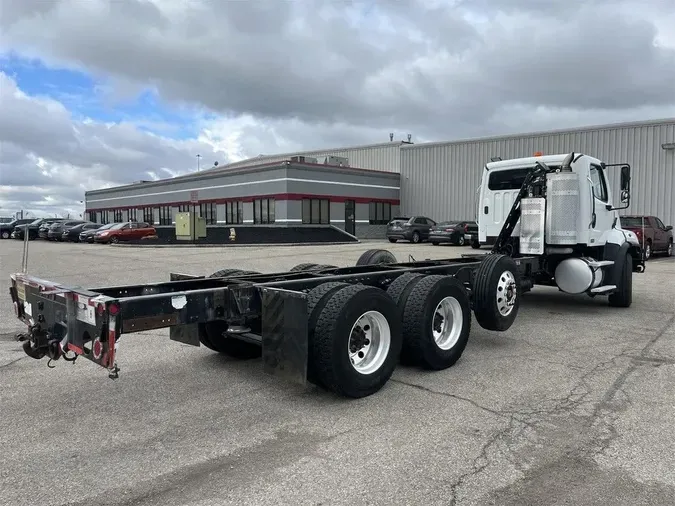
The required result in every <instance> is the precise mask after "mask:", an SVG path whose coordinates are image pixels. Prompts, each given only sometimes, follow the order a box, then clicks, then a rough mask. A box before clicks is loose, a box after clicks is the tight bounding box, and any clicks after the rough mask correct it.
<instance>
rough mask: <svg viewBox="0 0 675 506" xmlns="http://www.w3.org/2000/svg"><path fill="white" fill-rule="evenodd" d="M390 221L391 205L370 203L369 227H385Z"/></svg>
mask: <svg viewBox="0 0 675 506" xmlns="http://www.w3.org/2000/svg"><path fill="white" fill-rule="evenodd" d="M390 220H391V204H390V203H388V202H371V203H370V216H369V219H368V221H369V223H370V224H371V225H386V224H387V223H389V221H390Z"/></svg>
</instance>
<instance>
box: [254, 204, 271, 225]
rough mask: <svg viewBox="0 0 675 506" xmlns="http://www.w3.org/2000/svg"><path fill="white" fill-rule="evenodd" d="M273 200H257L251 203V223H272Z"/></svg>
mask: <svg viewBox="0 0 675 506" xmlns="http://www.w3.org/2000/svg"><path fill="white" fill-rule="evenodd" d="M274 221H275V202H274V199H257V200H254V201H253V223H274Z"/></svg>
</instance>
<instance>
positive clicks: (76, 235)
mask: <svg viewBox="0 0 675 506" xmlns="http://www.w3.org/2000/svg"><path fill="white" fill-rule="evenodd" d="M99 228H101V225H99V224H98V223H92V222H87V223H80V224H79V225H75V226H74V227H64V229H63V233H62V234H61V239H62V240H63V241H67V242H80V233H81V232H82V231H83V230H97V229H99Z"/></svg>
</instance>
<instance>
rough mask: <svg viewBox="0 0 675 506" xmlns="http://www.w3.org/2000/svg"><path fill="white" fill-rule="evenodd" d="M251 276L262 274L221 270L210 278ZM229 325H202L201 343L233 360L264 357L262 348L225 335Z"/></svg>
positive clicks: (217, 321) (240, 270) (239, 270)
mask: <svg viewBox="0 0 675 506" xmlns="http://www.w3.org/2000/svg"><path fill="white" fill-rule="evenodd" d="M250 274H260V273H259V272H255V271H244V270H242V269H221V270H219V271H216V272H214V273H213V274H211V275H210V276H209V277H210V278H228V277H235V276H245V275H250ZM226 329H227V324H226V323H225V322H224V321H219V320H216V321H212V322H207V323H202V324H200V332H199V342H200V343H202V344H203V345H204V346H206V347H207V348H208V349H210V350H212V351H215V352H217V353H222V354H223V355H227V356H229V357H232V358H239V359H244V360H246V359H251V358H258V357H260V356H261V355H262V347H261V346H259V345H257V344H254V343H249V342H246V341H242V340H240V339H237V338H235V337H228V336H226V335H224V332H225V330H226Z"/></svg>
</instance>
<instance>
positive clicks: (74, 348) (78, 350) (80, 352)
mask: <svg viewBox="0 0 675 506" xmlns="http://www.w3.org/2000/svg"><path fill="white" fill-rule="evenodd" d="M68 349H69V350H71V351H74V352H75V353H77V354H78V355H84V350H83V349H82V348H80V347H79V346H75V345H74V344H73V343H68Z"/></svg>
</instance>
